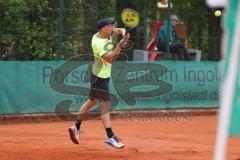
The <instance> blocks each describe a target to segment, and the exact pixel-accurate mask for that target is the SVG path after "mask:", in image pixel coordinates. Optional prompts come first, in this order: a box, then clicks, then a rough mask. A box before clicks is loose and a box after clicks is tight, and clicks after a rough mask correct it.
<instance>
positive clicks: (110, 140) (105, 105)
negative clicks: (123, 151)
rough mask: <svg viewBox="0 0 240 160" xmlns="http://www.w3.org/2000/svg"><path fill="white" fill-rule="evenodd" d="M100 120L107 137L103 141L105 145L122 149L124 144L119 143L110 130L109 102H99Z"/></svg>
mask: <svg viewBox="0 0 240 160" xmlns="http://www.w3.org/2000/svg"><path fill="white" fill-rule="evenodd" d="M101 104H102V105H101V119H102V122H103V126H104V128H105V130H106V133H107V137H106V140H105V143H106V144H109V145H111V146H113V147H115V148H123V147H124V144H122V143H121V142H120V139H119V138H118V137H117V136H116V135H114V133H113V131H112V128H111V121H110V113H109V112H110V105H111V102H110V101H103V102H101Z"/></svg>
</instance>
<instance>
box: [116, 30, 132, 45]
mask: <svg viewBox="0 0 240 160" xmlns="http://www.w3.org/2000/svg"><path fill="white" fill-rule="evenodd" d="M129 37H130V34H129V33H127V34H126V35H124V36H123V38H122V39H121V41H120V42H119V43H118V45H119V47H120V48H123V47H124V46H126V45H127V43H128V39H129Z"/></svg>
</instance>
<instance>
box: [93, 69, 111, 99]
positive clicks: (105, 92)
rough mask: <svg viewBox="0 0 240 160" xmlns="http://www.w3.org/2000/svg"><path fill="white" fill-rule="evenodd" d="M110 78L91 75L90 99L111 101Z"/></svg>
mask: <svg viewBox="0 0 240 160" xmlns="http://www.w3.org/2000/svg"><path fill="white" fill-rule="evenodd" d="M109 80H110V78H100V77H97V76H95V75H93V74H91V77H90V82H91V88H90V93H89V98H90V99H97V100H100V101H110V94H109V86H108V83H109Z"/></svg>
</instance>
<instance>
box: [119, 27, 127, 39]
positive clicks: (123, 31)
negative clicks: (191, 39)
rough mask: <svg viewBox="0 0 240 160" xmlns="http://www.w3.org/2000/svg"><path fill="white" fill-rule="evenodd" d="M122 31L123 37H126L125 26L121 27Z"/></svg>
mask: <svg viewBox="0 0 240 160" xmlns="http://www.w3.org/2000/svg"><path fill="white" fill-rule="evenodd" d="M120 32H121V35H122V37H124V36H125V34H126V29H125V28H121V29H120Z"/></svg>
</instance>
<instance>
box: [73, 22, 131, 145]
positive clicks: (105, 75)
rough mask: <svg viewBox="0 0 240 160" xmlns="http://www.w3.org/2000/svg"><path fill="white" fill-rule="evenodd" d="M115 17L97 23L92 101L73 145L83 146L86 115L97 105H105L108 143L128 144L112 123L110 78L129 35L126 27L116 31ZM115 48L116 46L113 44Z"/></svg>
mask: <svg viewBox="0 0 240 160" xmlns="http://www.w3.org/2000/svg"><path fill="white" fill-rule="evenodd" d="M114 22H115V20H114V18H105V19H101V20H99V21H98V22H97V25H96V27H97V29H98V32H97V33H96V34H94V35H93V37H92V44H91V45H92V49H93V53H94V64H93V66H92V73H91V78H90V82H91V88H90V94H89V98H88V100H87V101H86V102H85V103H84V104H83V105H82V106H81V108H80V110H79V114H78V117H77V121H76V123H75V124H74V125H73V126H71V127H70V128H69V134H70V138H71V140H72V142H73V143H75V144H79V130H80V126H81V123H82V121H83V119H84V118H83V117H84V115H85V114H86V113H87V112H88V110H89V109H90V108H91V107H92V106H94V105H95V104H96V102H97V101H99V102H100V103H101V119H102V122H103V126H104V128H105V130H106V134H107V136H106V139H105V143H106V144H109V145H111V146H113V147H115V148H123V147H124V144H123V143H121V142H120V141H121V139H120V138H118V137H117V136H116V135H115V134H114V132H113V130H112V128H111V124H110V114H109V111H110V105H111V102H110V95H109V86H108V83H109V79H110V74H111V66H112V63H113V61H114V60H116V58H117V57H118V55H119V54H120V51H121V49H122V48H123V47H124V46H125V45H126V44H127V41H128V39H129V33H127V34H126V30H125V29H124V28H113V24H114ZM115 35H121V36H122V39H121V40H120V42H119V43H118V44H117V45H116V47H115V48H114V47H113V48H112V49H110V50H109V47H107V46H111V45H109V44H112V36H115ZM112 46H113V45H112Z"/></svg>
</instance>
